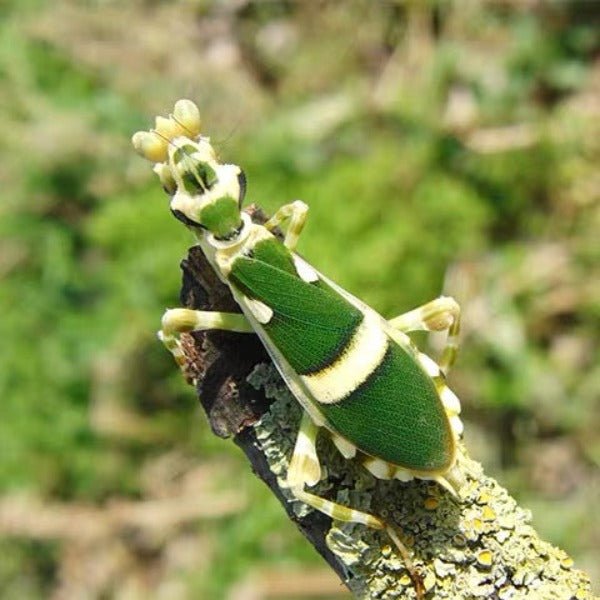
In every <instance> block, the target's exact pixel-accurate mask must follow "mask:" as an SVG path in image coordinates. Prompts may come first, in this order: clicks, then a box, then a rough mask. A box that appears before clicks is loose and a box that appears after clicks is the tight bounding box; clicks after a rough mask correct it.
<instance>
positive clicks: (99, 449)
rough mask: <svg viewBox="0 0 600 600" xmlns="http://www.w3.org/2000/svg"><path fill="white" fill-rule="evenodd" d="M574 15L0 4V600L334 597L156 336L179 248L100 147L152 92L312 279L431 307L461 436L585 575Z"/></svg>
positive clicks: (596, 418)
mask: <svg viewBox="0 0 600 600" xmlns="http://www.w3.org/2000/svg"><path fill="white" fill-rule="evenodd" d="M599 16H600V3H598V2H594V1H568V0H563V1H558V0H557V1H542V0H488V1H481V2H470V1H467V0H464V1H459V0H456V1H450V0H447V1H441V0H440V1H438V2H433V1H432V2H426V1H413V2H411V1H408V0H406V1H397V2H394V1H386V2H384V1H379V2H377V1H368V0H363V1H342V0H338V1H333V0H332V1H328V2H322V1H317V0H309V1H306V2H292V1H275V0H273V1H267V0H263V1H258V0H257V1H248V0H232V1H229V2H228V1H225V0H222V1H217V0H214V1H209V0H206V1H201V0H196V1H194V0H178V1H166V0H165V1H162V2H161V1H158V0H154V1H151V0H147V1H145V2H142V1H132V2H116V1H110V0H106V1H102V2H101V1H96V2H92V1H88V2H84V1H82V0H80V1H77V0H53V1H51V2H50V1H48V2H43V1H41V0H4V1H3V2H0V121H1V131H2V135H0V156H1V160H0V182H1V189H2V192H1V194H2V202H1V203H0V277H1V285H0V309H1V311H2V319H0V335H1V339H2V343H1V344H0V597H2V598H3V599H22V598H32V599H35V598H56V599H58V598H60V599H61V600H64V599H75V598H119V599H124V598H126V599H137V598H148V597H150V598H161V599H162V598H164V599H167V598H168V599H179V598H190V597H194V598H215V599H229V600H246V599H253V600H259V599H263V598H280V599H282V598H283V599H285V598H341V597H344V595H345V592H344V591H343V589H342V588H341V587H340V586H339V584H338V583H337V582H336V581H335V578H334V577H333V576H332V575H331V574H330V573H329V572H328V571H327V569H326V568H324V566H323V564H322V562H321V560H320V559H319V558H318V557H316V556H315V555H314V554H313V552H312V549H311V548H310V547H308V545H307V544H306V543H305V542H304V540H303V539H302V538H301V536H300V534H299V533H298V532H297V531H296V530H295V529H294V527H293V526H292V525H290V524H289V523H288V522H287V520H286V518H285V517H284V516H283V511H282V509H281V508H280V506H279V505H278V504H277V502H276V501H275V500H274V499H273V498H271V497H270V494H269V493H268V492H267V491H266V489H265V488H264V487H263V485H262V484H261V483H259V482H258V481H256V480H255V479H254V478H253V476H252V475H251V473H250V471H249V468H248V466H247V464H246V463H245V461H244V459H243V458H242V457H241V455H240V452H239V451H238V450H237V449H236V448H235V447H234V445H233V444H231V443H229V442H227V441H223V440H219V439H217V438H215V437H213V436H212V435H211V433H210V431H209V429H208V426H207V424H206V423H205V421H204V419H203V415H202V414H201V411H200V410H199V408H198V406H197V402H196V400H195V397H194V392H193V390H192V389H191V388H188V387H186V386H185V384H184V383H183V381H182V379H181V377H180V376H179V373H178V372H177V370H176V368H175V366H174V364H173V362H172V360H171V358H170V357H169V356H168V354H167V353H166V352H165V351H164V350H163V348H162V347H161V346H160V344H158V342H157V340H156V338H155V331H156V329H157V328H158V324H159V319H160V316H161V314H162V311H163V310H164V308H165V307H167V306H176V305H177V303H178V290H179V285H180V270H179V261H180V260H181V258H182V257H183V256H184V255H185V253H186V249H187V247H188V245H189V244H190V242H191V239H190V237H189V234H188V233H187V232H186V231H185V229H184V228H183V227H181V226H180V224H179V223H178V222H176V221H175V220H174V219H172V218H171V217H170V215H169V211H168V201H167V199H166V197H165V196H164V194H163V193H162V191H161V190H160V189H159V185H158V183H157V181H155V178H154V176H153V175H152V173H151V172H150V168H149V165H148V164H147V163H146V162H145V161H143V160H141V159H140V158H139V157H137V156H136V155H135V154H134V153H133V151H132V149H131V147H130V142H129V138H130V136H131V134H132V133H133V131H135V130H137V129H144V128H147V127H149V126H150V125H151V119H152V118H153V117H154V115H155V114H164V113H167V112H168V111H169V110H170V109H171V107H172V105H173V102H174V101H175V100H176V99H178V98H180V97H189V98H192V99H194V100H195V101H196V102H197V103H198V104H199V106H200V107H201V111H202V114H203V117H204V122H205V131H206V133H208V134H210V135H211V136H212V140H213V142H214V143H215V145H216V146H217V148H218V149H219V151H220V153H221V155H222V156H223V157H224V159H226V160H230V161H232V162H236V163H238V164H240V165H242V166H243V167H244V168H245V170H246V172H247V175H248V183H249V194H248V198H249V201H252V202H257V203H259V204H261V205H262V206H263V207H264V208H266V209H267V210H270V211H272V210H274V209H275V208H276V207H278V206H280V205H281V204H283V203H284V202H288V201H290V200H292V199H294V198H302V199H303V200H305V201H306V202H307V203H308V204H309V205H310V207H311V212H310V217H309V222H308V225H307V228H306V230H305V234H304V235H303V237H302V240H301V243H300V248H299V249H300V252H301V253H302V254H304V255H305V256H306V257H307V258H308V259H309V260H310V261H311V262H312V263H313V264H314V265H315V266H316V267H317V268H319V269H320V270H322V271H323V272H325V273H326V274H328V275H329V276H330V277H332V278H333V279H334V280H336V281H338V282H339V283H341V284H342V285H344V286H345V287H347V288H348V289H349V290H350V291H352V292H353V293H355V294H356V295H359V296H360V297H362V298H364V299H365V300H367V301H368V302H369V303H370V304H372V305H373V306H374V307H375V308H377V309H378V310H379V311H380V312H382V313H383V314H384V315H386V316H389V317H392V316H395V315H397V314H399V313H400V312H404V311H406V310H408V309H410V308H412V307H414V306H416V305H418V304H421V303H423V302H426V301H428V300H430V299H432V298H434V297H435V296H437V295H439V293H440V292H441V291H442V289H443V290H444V292H445V293H447V294H452V295H454V296H455V297H456V298H457V300H458V301H459V302H460V303H461V305H462V306H463V310H464V312H463V315H464V335H463V340H462V351H461V354H460V358H459V362H458V364H457V366H456V367H455V370H454V372H453V373H452V375H451V383H452V385H453V387H454V389H455V390H456V391H457V393H458V394H459V396H460V397H461V399H462V402H463V407H464V417H465V421H466V437H467V444H468V446H469V447H470V449H471V452H472V454H473V455H474V456H475V458H477V459H479V460H481V461H482V462H483V463H484V465H485V467H486V470H487V471H488V472H489V473H490V474H492V475H494V476H495V477H497V478H498V479H499V480H500V482H501V483H503V484H504V485H506V486H507V487H508V488H509V490H510V491H511V493H513V494H514V495H515V496H516V497H517V499H518V500H519V501H520V502H521V503H522V504H523V505H525V506H527V507H530V508H531V509H532V511H533V515H534V525H535V526H536V528H538V530H539V531H540V532H541V534H542V535H543V536H544V537H545V538H547V539H549V540H551V541H552V542H554V543H556V544H558V545H561V546H562V547H564V548H565V549H566V550H567V551H568V552H569V553H570V554H572V555H573V556H574V557H575V559H576V562H577V564H578V565H579V566H580V567H582V568H585V569H587V570H588V572H590V574H591V575H592V578H593V579H594V580H596V581H598V576H599V574H600V573H599V568H598V565H599V564H600V556H599V553H598V548H599V547H600V523H599V521H598V519H597V514H598V513H597V505H598V498H599V497H600V476H599V470H598V466H599V463H600V436H599V433H598V432H599V430H600V406H599V404H600V402H599V396H600V360H599V339H600V335H599V333H600V276H599V275H600V273H599V264H600V262H599V259H600V243H599V241H598V238H599V236H600V205H599V200H600V172H599V170H598V161H599V159H600V63H599V50H600V44H599V39H598V35H597V34H598V31H599V28H598V26H599V25H600V23H599ZM420 341H422V342H423V344H424V347H425V348H429V349H430V350H431V351H432V352H435V351H436V350H435V349H436V348H439V344H437V345H436V343H435V342H436V340H434V343H433V346H432V345H431V343H430V342H429V341H428V340H426V339H425V338H422V339H421V340H420ZM438 341H439V340H438ZM594 512H595V517H596V518H594ZM596 590H598V588H596Z"/></svg>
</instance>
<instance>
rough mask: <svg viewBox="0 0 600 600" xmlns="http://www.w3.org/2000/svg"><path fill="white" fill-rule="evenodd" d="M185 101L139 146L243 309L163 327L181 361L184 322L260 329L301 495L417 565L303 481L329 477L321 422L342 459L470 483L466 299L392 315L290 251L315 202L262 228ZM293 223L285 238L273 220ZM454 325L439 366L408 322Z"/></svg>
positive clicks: (379, 472) (170, 314)
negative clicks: (461, 344) (456, 387)
mask: <svg viewBox="0 0 600 600" xmlns="http://www.w3.org/2000/svg"><path fill="white" fill-rule="evenodd" d="M200 125H201V123H200V115H199V112H198V109H197V107H196V106H195V104H193V103H192V102H191V101H189V100H180V101H178V102H177V103H176V104H175V108H174V111H173V113H172V115H171V116H170V117H168V118H162V117H157V120H156V126H155V128H154V129H153V130H150V131H145V132H138V133H136V134H135V135H134V137H133V144H134V146H135V148H136V149H137V150H138V152H139V153H140V154H141V155H142V156H144V157H145V158H147V159H148V160H150V161H151V162H153V163H155V166H154V170H155V172H156V173H157V175H158V177H159V179H160V181H161V183H162V185H163V188H164V189H165V191H166V192H167V193H168V194H169V196H170V198H171V200H170V208H171V211H172V212H173V214H174V215H175V216H176V217H177V218H178V219H179V220H180V221H182V222H183V223H184V224H185V225H186V226H187V227H188V228H189V229H190V230H191V231H192V232H193V233H194V234H195V236H196V239H197V242H198V245H199V246H200V248H201V249H202V251H203V252H204V254H205V256H206V258H207V260H208V261H209V263H210V265H211V266H212V268H213V269H214V270H215V273H216V274H217V276H218V277H219V279H220V280H221V281H223V282H224V283H225V284H226V285H227V286H228V287H229V289H230V290H231V293H232V295H233V297H234V299H235V300H236V302H237V303H238V304H239V306H240V308H241V310H242V313H241V314H238V313H224V312H210V311H195V310H189V309H185V308H177V309H171V310H167V311H166V313H165V315H164V316H163V319H162V327H161V330H160V332H159V337H160V339H161V340H162V342H163V343H164V345H165V346H166V347H167V349H168V350H169V351H170V352H171V353H172V355H173V356H174V358H175V360H176V362H177V363H178V364H179V365H180V367H181V368H184V367H185V356H184V352H183V350H182V347H181V343H180V340H179V336H180V334H181V333H184V332H190V331H197V330H208V329H221V330H226V331H235V332H239V333H244V334H256V335H258V336H259V338H260V339H261V341H262V343H263V344H264V346H265V348H266V349H267V351H268V353H269V355H270V356H271V358H272V359H273V362H274V364H275V365H276V367H277V369H278V370H279V372H280V374H281V376H282V377H283V379H284V380H285V382H286V384H287V386H288V388H289V389H290V391H291V392H292V394H293V395H294V397H295V398H296V399H297V400H298V402H299V403H300V405H301V406H302V408H303V418H302V421H301V425H300V429H299V432H298V437H297V441H296V445H295V448H294V451H293V454H292V457H291V460H290V465H289V470H288V474H287V486H288V487H289V489H290V491H291V492H292V494H293V496H294V497H295V498H296V499H297V500H299V501H301V502H305V503H306V504H308V505H310V506H312V507H313V508H315V509H317V510H319V511H321V512H323V513H325V514H327V515H329V516H331V517H332V518H334V519H338V520H341V521H348V522H355V523H362V524H364V525H366V526H367V527H372V528H375V529H383V530H386V531H387V532H388V534H389V535H390V537H391V538H392V540H393V541H394V543H395V545H396V546H397V548H398V549H399V551H400V552H401V554H402V555H403V557H404V558H405V561H406V563H407V566H408V567H409V570H411V573H412V575H413V579H414V580H415V582H417V591H419V587H418V577H417V575H416V573H415V572H414V569H413V568H412V567H411V563H410V558H409V554H408V551H407V550H406V548H405V547H404V545H403V544H402V542H401V541H400V539H399V537H398V535H397V532H396V531H395V530H394V528H393V527H391V526H390V525H388V524H387V523H386V522H385V521H384V520H383V519H382V518H381V517H380V516H377V515H373V514H370V513H367V512H364V511H361V510H358V509H354V508H352V507H347V506H343V505H341V504H339V503H336V502H334V501H332V500H329V499H327V498H322V497H320V496H317V495H315V494H313V493H311V492H310V491H307V488H310V487H312V486H314V485H315V484H316V483H317V482H318V481H319V480H320V479H321V466H320V463H319V457H318V455H317V450H316V440H317V436H318V434H319V432H320V431H321V430H323V431H325V432H327V434H328V435H330V436H331V439H332V440H333V443H334V444H335V446H336V447H337V448H338V450H339V451H340V452H341V454H342V455H343V456H344V457H345V458H347V459H355V460H359V461H360V462H361V463H362V464H363V465H364V467H365V468H366V469H367V470H368V471H370V472H371V473H372V474H373V475H374V476H375V477H377V478H380V479H398V480H400V481H406V480H408V479H412V478H419V479H426V480H432V481H436V482H438V483H439V484H440V485H441V486H442V487H444V488H445V489H446V490H448V491H449V492H450V493H452V494H456V492H457V489H458V488H459V487H460V484H461V473H460V469H459V468H458V467H457V455H458V453H457V442H458V439H459V437H460V435H461V433H462V422H461V420H460V417H459V413H460V402H459V400H458V398H457V397H456V396H455V395H454V394H453V393H452V391H451V390H450V389H449V388H448V386H447V385H446V380H445V375H446V373H447V372H448V370H449V369H450V367H451V366H452V364H453V362H454V360H455V357H456V351H457V338H458V334H459V329H460V309H459V306H458V304H457V303H456V302H455V301H454V300H453V299H452V298H448V297H440V298H438V299H436V300H433V301H431V302H429V303H427V304H425V305H423V306H421V307H419V308H416V309H414V310H412V311H410V312H407V313H405V314H402V315H400V316H398V317H396V318H394V319H391V320H386V319H384V318H383V317H382V316H381V315H379V314H378V313H377V312H376V311H375V310H373V309H372V308H370V307H369V306H367V305H366V304H364V303H363V302H361V301H360V300H359V299H357V298H355V297H354V296H352V295H351V294H349V293H348V292H346V291H345V290H343V289H342V288H340V287H339V286H338V285H336V284H335V283H334V282H332V281H330V280H329V279H328V278H327V277H325V276H324V275H323V274H321V273H319V272H318V271H317V270H316V269H314V268H313V267H312V266H311V265H310V264H309V263H307V262H306V261H305V260H303V259H302V258H301V257H300V256H298V255H297V254H296V253H295V248H296V245H297V243H298V239H299V237H300V235H301V233H302V229H303V227H304V224H305V222H306V216H307V212H308V207H307V205H306V204H304V202H301V201H295V202H292V203H291V204H287V205H285V206H283V207H281V208H280V209H279V210H278V211H277V212H276V213H275V214H274V215H273V217H272V218H271V219H270V220H268V221H267V222H266V223H265V224H264V225H259V224H257V223H254V222H253V221H252V220H251V219H250V217H249V216H248V214H247V213H245V212H244V211H243V210H242V200H243V198H244V194H245V189H246V180H245V176H244V173H243V171H242V170H241V168H240V167H238V166H236V165H233V164H225V163H222V162H221V161H220V160H219V158H218V157H217V154H216V152H215V150H214V148H213V146H212V145H211V143H210V140H209V139H208V138H207V137H203V136H202V135H201V129H200ZM284 224H287V227H286V229H285V235H284V238H283V241H280V239H278V238H277V237H276V236H275V235H274V233H273V231H274V229H275V228H276V227H280V226H283V225H284ZM417 330H424V331H447V332H448V337H447V342H446V346H445V349H444V351H443V353H442V355H441V357H440V359H439V361H438V362H437V363H436V362H435V361H434V360H432V359H431V358H429V357H428V356H426V355H425V354H423V353H421V352H420V351H419V350H418V349H417V348H416V346H415V345H414V344H413V342H412V341H411V340H410V338H409V337H408V335H407V334H408V332H411V331H417Z"/></svg>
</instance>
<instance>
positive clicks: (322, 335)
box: [229, 240, 455, 472]
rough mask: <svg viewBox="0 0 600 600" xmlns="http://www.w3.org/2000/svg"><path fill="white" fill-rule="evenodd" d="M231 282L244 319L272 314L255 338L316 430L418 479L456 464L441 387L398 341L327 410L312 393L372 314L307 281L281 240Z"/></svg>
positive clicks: (243, 260) (260, 249)
mask: <svg viewBox="0 0 600 600" xmlns="http://www.w3.org/2000/svg"><path fill="white" fill-rule="evenodd" d="M229 281H230V284H231V286H232V289H233V290H234V294H235V295H236V296H237V299H238V301H240V304H241V305H242V308H244V312H246V314H248V312H250V313H251V310H250V309H249V303H248V302H247V301H246V299H250V300H253V301H258V302H261V303H263V304H264V305H266V306H267V307H268V308H269V309H270V310H272V316H271V318H270V319H269V320H268V321H267V322H266V323H262V324H261V323H255V326H256V329H257V332H258V333H259V335H260V337H261V339H262V340H263V342H264V343H265V346H266V347H267V349H268V350H269V352H270V354H271V355H272V356H273V358H274V361H275V364H276V365H277V367H278V368H279V370H280V372H281V374H282V375H283V377H284V379H285V380H286V383H287V384H288V386H289V387H290V389H291V390H292V392H293V393H294V395H295V396H296V397H297V399H298V400H299V401H300V403H301V404H302V405H303V406H304V408H305V409H306V410H307V411H308V412H309V413H310V414H311V416H312V417H313V419H315V421H317V423H318V424H320V425H324V426H326V427H328V428H329V429H331V430H332V431H335V432H336V433H338V434H339V435H341V436H342V437H344V438H346V439H347V440H349V441H350V442H352V443H353V444H354V445H355V446H356V447H357V448H358V449H359V450H361V451H362V452H365V453H366V454H369V455H372V456H376V457H378V458H382V459H384V460H386V461H388V462H390V463H393V464H396V465H400V466H403V467H405V468H408V469H411V470H413V471H418V472H438V471H443V470H444V468H446V467H447V466H448V465H449V464H450V463H451V462H452V460H453V456H454V452H455V449H454V438H453V434H452V431H451V428H450V424H449V421H448V417H447V415H446V413H445V411H444V408H443V405H442V403H441V401H440V399H439V396H438V394H437V390H436V388H435V385H434V383H433V381H432V380H431V378H430V377H429V376H428V375H427V374H426V373H425V371H424V370H423V368H422V367H421V365H420V364H419V362H418V360H417V359H416V356H413V353H412V352H411V350H410V349H409V348H404V347H402V346H401V345H400V344H398V343H396V342H395V341H394V340H392V339H388V348H387V351H386V352H385V355H384V356H383V357H382V359H381V361H380V362H378V363H377V364H375V365H374V368H373V370H372V372H370V374H369V375H368V377H367V378H366V379H365V380H364V381H363V382H362V383H361V384H360V385H357V386H356V387H355V388H352V389H350V388H348V389H349V391H348V394H347V395H346V396H344V397H343V398H342V399H340V401H337V402H333V403H325V402H323V398H319V397H318V395H316V394H315V393H312V392H311V391H310V389H309V386H308V385H307V383H306V382H307V378H310V377H311V376H313V375H318V374H319V373H321V372H323V371H326V370H327V369H328V368H331V366H332V365H333V364H334V363H335V362H336V360H338V359H339V357H340V356H341V355H342V354H343V352H344V350H345V349H346V348H347V347H348V345H349V344H350V343H351V340H352V338H353V336H354V334H355V333H356V331H357V329H358V328H359V326H360V325H361V323H362V322H363V320H364V319H365V314H366V313H365V311H367V310H368V311H371V313H372V310H371V309H368V308H366V307H364V305H362V304H361V303H360V302H359V301H358V300H357V301H356V302H353V301H352V300H353V298H352V297H351V296H350V295H348V294H347V293H346V292H344V293H341V292H340V290H339V288H337V286H334V285H333V284H330V283H329V282H327V281H326V280H324V278H322V277H321V276H319V277H318V279H316V280H315V281H312V282H308V281H305V280H303V279H302V278H301V277H300V276H299V275H298V272H297V269H296V266H295V264H294V259H293V257H292V255H291V254H290V253H289V252H288V251H287V249H286V248H285V247H283V246H282V245H281V244H280V243H279V242H276V241H275V240H268V241H266V242H260V243H259V244H258V245H257V247H256V248H255V250H254V252H253V254H252V255H251V256H249V257H238V258H236V259H235V260H234V262H233V265H232V269H231V273H230V275H229ZM250 316H251V315H250ZM251 318H252V317H251ZM255 320H256V319H255ZM381 323H382V325H381V327H382V329H383V330H385V323H384V322H383V319H382V321H381ZM369 360H370V358H369V357H368V356H365V362H369ZM342 387H343V385H342ZM311 389H312V388H311Z"/></svg>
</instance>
